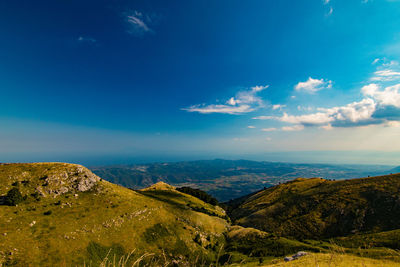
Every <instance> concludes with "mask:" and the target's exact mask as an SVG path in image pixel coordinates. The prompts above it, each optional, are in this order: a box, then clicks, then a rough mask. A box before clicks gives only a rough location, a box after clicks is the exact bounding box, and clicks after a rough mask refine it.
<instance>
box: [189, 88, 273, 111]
mask: <svg viewBox="0 0 400 267" xmlns="http://www.w3.org/2000/svg"><path fill="white" fill-rule="evenodd" d="M267 88H268V85H266V86H254V87H251V88H250V89H249V90H244V91H239V92H238V93H237V94H236V95H235V96H234V97H231V98H229V99H228V100H227V101H226V103H225V104H211V105H205V104H199V105H192V106H190V107H188V108H183V109H182V110H186V111H188V112H198V113H202V114H210V113H225V114H233V115H238V114H244V113H249V112H252V111H254V110H256V109H258V108H260V107H262V106H263V105H264V104H263V101H262V99H261V98H260V97H259V96H257V93H258V92H261V91H263V90H265V89H267Z"/></svg>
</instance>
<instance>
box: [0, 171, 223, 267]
mask: <svg viewBox="0 0 400 267" xmlns="http://www.w3.org/2000/svg"><path fill="white" fill-rule="evenodd" d="M78 167H79V166H78ZM75 168H77V166H76V165H66V164H58V163H48V164H11V165H0V195H5V194H6V193H7V192H8V191H9V190H10V189H11V188H13V187H16V186H18V188H19V190H20V191H21V193H22V195H24V196H25V195H26V196H27V199H26V200H25V201H24V202H22V203H20V204H18V205H17V206H5V205H2V206H0V251H1V253H0V263H3V265H9V264H17V265H18V266H29V265H30V266H59V265H65V266H75V265H79V266H82V265H83V264H86V265H91V264H92V266H97V265H96V264H98V263H99V261H100V259H101V258H102V257H104V256H105V255H104V254H105V253H106V251H107V252H108V250H110V249H111V251H112V253H114V254H115V255H116V256H117V258H121V257H123V256H124V257H126V256H127V255H128V254H129V253H131V252H132V251H134V253H135V254H134V256H138V257H139V255H144V254H145V253H150V254H151V253H154V254H156V255H163V253H164V254H165V256H166V257H167V258H168V259H176V260H177V261H181V262H189V261H191V260H193V259H192V258H193V255H201V257H202V258H203V259H204V260H205V261H212V260H213V259H214V258H216V257H217V252H216V251H214V250H212V246H213V245H215V243H217V242H222V241H221V240H222V239H223V238H224V236H223V233H224V232H225V231H226V228H227V226H228V224H227V222H226V221H225V220H224V219H222V218H220V217H218V216H209V215H207V214H205V213H202V212H197V211H194V210H192V209H191V208H187V206H186V204H187V203H190V205H198V206H199V207H201V205H202V204H203V205H204V209H207V210H209V211H210V212H211V211H212V212H213V213H215V214H218V215H221V216H222V215H223V210H220V209H219V208H216V207H213V206H210V205H209V204H206V203H204V202H202V201H200V200H198V199H196V198H194V197H192V196H188V195H185V194H181V193H179V192H175V191H172V193H171V194H169V193H167V194H161V195H162V197H159V198H156V197H154V196H155V195H157V192H153V195H151V196H150V195H146V194H144V193H142V192H140V193H139V192H135V191H132V190H129V189H127V188H123V187H120V186H117V185H114V184H111V183H108V182H106V181H98V182H97V184H96V185H95V186H93V188H91V190H89V191H87V192H79V191H77V190H72V189H71V190H70V191H69V192H67V193H64V194H58V195H57V194H51V193H46V194H45V195H44V196H43V195H41V194H39V193H38V194H35V193H37V188H38V187H41V188H42V187H46V186H47V187H51V188H50V189H49V190H48V191H46V192H50V191H51V190H57V189H58V188H57V186H60V185H54V184H49V185H46V186H43V184H44V183H45V180H46V178H43V177H46V175H47V176H49V175H64V173H65V172H67V173H68V172H71V173H74V169H75ZM82 175H83V176H84V175H89V173H86V172H83V173H82ZM64 180H65V183H68V182H70V181H69V177H68V178H65V179H64ZM16 181H19V184H18V185H14V186H13V185H12V184H15V182H16ZM22 181H26V182H24V184H23V183H22ZM160 191H161V192H163V190H160ZM175 202H177V203H179V205H177V204H176V203H175ZM154 235H155V236H156V237H157V238H152V236H154ZM196 235H201V236H202V237H204V239H205V240H206V242H205V243H204V244H203V245H199V244H197V243H195V242H193V240H194V239H195V237H196ZM158 237H160V238H158ZM208 240H209V241H208ZM207 242H208V243H207ZM207 245H210V246H208V247H207ZM206 247H207V248H206ZM131 258H132V259H134V258H135V257H131ZM153 260H154V259H153Z"/></svg>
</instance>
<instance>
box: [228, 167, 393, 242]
mask: <svg viewBox="0 0 400 267" xmlns="http://www.w3.org/2000/svg"><path fill="white" fill-rule="evenodd" d="M228 206H230V209H229V213H230V214H229V215H230V216H231V219H232V220H233V222H234V223H237V224H239V225H242V226H245V227H254V228H257V229H260V230H264V231H267V232H271V233H274V234H277V235H280V236H286V237H293V238H296V239H300V240H301V239H307V238H308V239H319V238H329V237H335V236H347V235H351V234H355V233H360V232H381V231H388V230H394V229H399V228H400V174H395V175H387V176H380V177H372V178H363V179H353V180H342V181H329V180H324V179H319V178H313V179H296V180H294V181H291V182H287V183H284V184H281V185H278V186H275V187H272V188H269V189H266V190H262V191H260V192H258V193H256V194H253V195H251V196H249V197H248V198H244V199H241V200H239V201H232V202H230V203H228Z"/></svg>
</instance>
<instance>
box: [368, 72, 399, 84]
mask: <svg viewBox="0 0 400 267" xmlns="http://www.w3.org/2000/svg"><path fill="white" fill-rule="evenodd" d="M397 79H400V72H398V71H394V70H392V69H385V70H378V71H375V72H374V76H373V77H372V78H371V80H372V81H382V82H389V81H394V80H397Z"/></svg>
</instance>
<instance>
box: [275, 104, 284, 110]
mask: <svg viewBox="0 0 400 267" xmlns="http://www.w3.org/2000/svg"><path fill="white" fill-rule="evenodd" d="M284 107H286V105H281V104H276V105H273V106H272V109H273V110H277V109H282V108H284Z"/></svg>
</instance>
